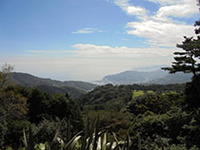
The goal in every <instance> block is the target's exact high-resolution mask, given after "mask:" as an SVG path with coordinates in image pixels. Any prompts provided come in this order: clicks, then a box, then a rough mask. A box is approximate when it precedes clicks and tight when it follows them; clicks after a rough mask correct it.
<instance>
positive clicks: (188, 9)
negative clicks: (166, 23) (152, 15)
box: [156, 0, 198, 18]
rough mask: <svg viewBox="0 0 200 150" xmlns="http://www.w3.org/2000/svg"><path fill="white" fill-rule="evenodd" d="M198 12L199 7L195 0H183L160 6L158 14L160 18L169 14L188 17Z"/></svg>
mask: <svg viewBox="0 0 200 150" xmlns="http://www.w3.org/2000/svg"><path fill="white" fill-rule="evenodd" d="M195 8H196V9H195ZM197 13H198V9H197V7H196V1H195V0H187V1H186V0H181V1H180V2H179V3H177V4H171V5H168V6H162V7H160V9H159V10H158V12H157V14H156V16H158V17H160V18H162V17H168V16H173V17H182V18H187V17H191V15H194V14H197Z"/></svg>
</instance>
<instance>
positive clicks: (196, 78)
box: [163, 21, 200, 108]
mask: <svg viewBox="0 0 200 150" xmlns="http://www.w3.org/2000/svg"><path fill="white" fill-rule="evenodd" d="M194 31H195V36H194V37H186V36H185V37H184V41H183V42H182V44H177V47H178V48H181V49H182V51H179V52H175V53H174V55H175V57H174V60H175V61H174V62H173V63H172V67H167V68H163V69H164V70H168V71H169V72H170V73H176V72H184V73H192V74H193V78H192V82H191V83H187V85H186V89H185V94H186V102H187V105H188V108H198V107H200V21H196V22H195V30H194Z"/></svg>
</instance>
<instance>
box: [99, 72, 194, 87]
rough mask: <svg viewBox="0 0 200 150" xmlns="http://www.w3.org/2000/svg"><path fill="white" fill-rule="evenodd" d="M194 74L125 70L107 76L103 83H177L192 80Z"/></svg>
mask: <svg viewBox="0 0 200 150" xmlns="http://www.w3.org/2000/svg"><path fill="white" fill-rule="evenodd" d="M191 77H192V74H184V73H176V74H169V73H168V72H167V71H163V70H161V69H158V70H154V71H146V72H144V71H134V70H130V71H124V72H121V73H117V74H113V75H108V76H105V77H104V78H103V79H102V81H101V83H102V84H107V83H111V84H116V85H119V84H175V83H186V82H189V81H190V80H191Z"/></svg>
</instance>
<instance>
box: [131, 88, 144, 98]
mask: <svg viewBox="0 0 200 150" xmlns="http://www.w3.org/2000/svg"><path fill="white" fill-rule="evenodd" d="M144 94H145V92H144V91H142V90H134V91H133V98H136V97H139V96H142V95H144Z"/></svg>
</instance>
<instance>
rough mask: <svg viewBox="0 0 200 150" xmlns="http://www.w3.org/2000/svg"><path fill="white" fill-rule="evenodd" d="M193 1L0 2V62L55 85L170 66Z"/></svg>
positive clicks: (192, 15)
mask: <svg viewBox="0 0 200 150" xmlns="http://www.w3.org/2000/svg"><path fill="white" fill-rule="evenodd" d="M198 19H199V12H198V7H197V6H196V0H179V1H178V2H177V0H28V1H27V0H17V1H16V0H0V52H1V56H0V63H1V64H4V63H9V64H12V65H14V66H15V71H21V72H28V73H32V74H34V75H37V76H40V77H48V78H54V79H58V80H84V81H93V80H99V79H101V78H102V77H103V76H105V75H107V74H113V73H118V72H121V71H125V70H130V69H134V68H139V67H146V66H154V65H170V64H171V61H172V58H173V55H172V53H173V52H174V51H175V50H176V48H175V45H176V43H180V42H181V41H182V37H183V36H184V35H187V36H192V35H194V34H193V29H194V28H193V24H194V21H195V20H198Z"/></svg>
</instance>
